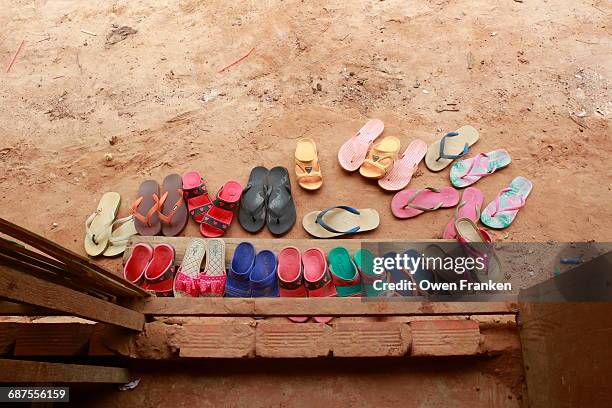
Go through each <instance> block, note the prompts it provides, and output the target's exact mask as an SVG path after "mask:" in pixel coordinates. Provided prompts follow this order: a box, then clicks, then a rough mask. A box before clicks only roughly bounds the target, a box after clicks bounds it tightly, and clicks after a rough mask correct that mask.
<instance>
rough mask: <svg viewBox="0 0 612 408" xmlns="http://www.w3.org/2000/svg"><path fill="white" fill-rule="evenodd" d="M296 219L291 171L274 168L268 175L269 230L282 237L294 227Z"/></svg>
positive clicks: (267, 219)
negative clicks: (290, 178) (290, 179)
mask: <svg viewBox="0 0 612 408" xmlns="http://www.w3.org/2000/svg"><path fill="white" fill-rule="evenodd" d="M295 219H296V214H295V203H294V202H293V196H292V195H291V182H290V181H289V171H288V170H287V169H286V168H285V167H280V166H279V167H274V168H273V169H271V170H270V172H269V173H268V214H267V216H266V222H267V224H268V229H269V230H270V232H271V233H272V234H274V235H282V234H284V233H286V232H287V231H289V230H290V229H291V227H293V224H295Z"/></svg>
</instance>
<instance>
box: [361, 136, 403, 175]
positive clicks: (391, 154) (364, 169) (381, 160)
mask: <svg viewBox="0 0 612 408" xmlns="http://www.w3.org/2000/svg"><path fill="white" fill-rule="evenodd" d="M401 147H402V146H401V142H400V140H399V139H398V138H397V137H395V136H387V137H385V138H383V139H382V140H381V141H380V142H378V143H375V144H374V145H373V146H372V149H370V151H369V152H368V156H367V157H366V159H365V160H364V162H363V164H362V165H361V167H360V168H359V174H361V175H362V176H363V177H366V178H371V179H380V178H383V177H384V176H385V174H387V172H388V171H389V170H390V169H391V167H393V163H395V160H397V156H398V154H399V151H400V148H401Z"/></svg>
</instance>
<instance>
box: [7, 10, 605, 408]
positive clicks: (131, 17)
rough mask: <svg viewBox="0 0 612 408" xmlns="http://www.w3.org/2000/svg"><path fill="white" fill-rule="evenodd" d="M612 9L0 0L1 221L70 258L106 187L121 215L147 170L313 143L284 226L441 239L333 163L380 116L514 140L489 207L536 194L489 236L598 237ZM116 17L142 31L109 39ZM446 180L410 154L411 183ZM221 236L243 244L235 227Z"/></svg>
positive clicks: (275, 153) (222, 170) (411, 126)
mask: <svg viewBox="0 0 612 408" xmlns="http://www.w3.org/2000/svg"><path fill="white" fill-rule="evenodd" d="M610 13H612V8H611V7H610V4H609V3H607V2H605V1H601V0H581V1H578V2H576V1H568V0H549V1H547V2H541V1H524V2H517V1H511V0H508V1H494V2H491V1H484V0H474V1H468V0H459V1H448V0H439V1H435V2H432V1H425V0H415V1H409V2H407V1H403V0H387V1H374V0H356V1H351V2H345V1H338V0H335V1H321V0H313V1H307V2H303V1H297V0H288V1H280V0H279V1H274V0H264V1H242V2H225V1H220V0H209V1H203V0H181V1H171V0H169V1H164V2H155V5H153V3H151V2H146V1H141V0H138V1H127V0H121V1H112V2H106V1H88V2H76V1H61V2H60V1H19V2H10V1H7V0H0V26H2V30H0V59H2V60H3V61H5V64H7V65H8V64H9V61H10V60H11V58H12V56H13V54H14V52H15V50H17V48H18V46H19V44H20V42H21V41H22V40H25V43H24V45H23V48H22V49H21V52H20V53H19V55H18V56H17V58H16V60H15V62H14V65H13V66H12V67H11V69H10V71H9V72H8V73H5V72H4V70H3V71H2V72H1V73H0V101H1V106H2V109H0V129H1V131H0V203H1V205H0V216H1V217H3V218H7V219H9V220H11V221H13V222H16V223H18V224H20V225H22V226H24V227H27V228H29V229H32V230H34V231H37V232H39V233H40V234H42V235H44V236H46V237H47V238H50V239H52V240H55V241H57V242H59V243H61V244H63V245H65V246H67V247H68V248H70V249H73V250H75V251H77V252H79V253H83V254H84V249H83V244H82V240H83V234H84V229H83V223H84V221H85V219H86V217H87V216H88V215H89V214H90V213H91V212H92V211H93V210H94V209H95V206H96V204H97V202H98V200H99V197H100V196H101V194H103V193H104V192H106V191H117V192H119V193H120V194H121V196H122V199H123V201H122V208H121V212H120V214H121V215H126V214H127V213H128V210H129V207H130V205H131V203H132V202H133V201H134V200H135V199H136V192H137V188H138V185H139V184H140V182H142V181H143V180H145V179H148V178H154V179H157V180H158V181H160V182H161V180H162V179H163V177H164V176H165V175H167V174H170V173H173V172H176V173H182V172H184V171H187V170H192V169H196V170H199V171H200V172H201V173H202V174H203V175H205V177H206V179H207V180H208V185H209V189H210V190H213V191H216V190H217V189H218V188H219V187H220V186H221V185H222V184H223V183H224V182H225V181H227V180H229V179H237V180H239V181H241V182H242V183H245V182H246V180H247V178H248V174H249V171H250V169H251V168H252V167H253V166H256V165H266V166H268V167H271V166H275V165H283V166H286V167H288V168H289V169H290V170H292V168H293V151H294V148H295V142H296V139H298V138H300V137H304V136H307V137H311V138H313V139H315V140H316V141H317V144H318V147H319V155H320V159H321V163H322V169H323V174H324V179H325V182H324V186H323V188H322V189H321V190H320V191H318V192H316V193H308V192H305V191H304V190H301V189H300V188H299V187H298V186H297V184H295V181H294V180H292V182H293V183H294V184H293V190H294V195H295V200H296V203H297V207H298V224H297V225H296V226H295V228H294V229H293V230H292V231H291V232H290V233H289V234H288V235H287V237H290V238H307V234H306V232H305V231H304V230H303V229H302V227H301V225H300V220H301V216H302V215H303V214H305V213H306V212H309V211H312V210H316V209H321V208H325V207H328V206H331V205H338V204H350V205H353V206H355V207H358V208H364V207H373V208H376V209H377V210H378V211H379V212H380V214H381V225H380V227H379V228H378V229H377V230H376V231H375V232H373V233H369V234H364V235H363V237H367V238H402V239H428V238H439V237H440V236H441V233H442V230H443V228H444V226H445V224H446V222H447V221H448V219H449V217H451V216H452V210H444V211H437V212H434V213H428V214H424V215H422V216H420V217H418V218H415V219H412V220H406V221H399V220H396V219H395V218H394V217H393V216H392V215H391V212H390V201H391V195H390V194H386V193H383V192H382V190H381V189H380V188H379V187H378V186H377V185H376V184H375V183H370V182H368V181H367V180H365V179H363V178H362V177H361V176H359V175H358V174H347V173H345V172H344V171H343V170H342V169H341V168H340V167H339V165H338V163H337V160H336V154H337V151H338V148H339V147H340V145H341V144H342V143H343V142H344V141H345V140H346V139H347V138H349V137H350V136H352V135H353V134H354V133H355V131H357V130H358V129H359V128H360V127H361V125H362V124H363V123H365V121H366V120H367V119H368V118H380V119H382V120H383V121H384V123H385V134H387V135H395V136H398V137H399V138H400V139H401V141H402V145H403V146H404V147H405V146H407V145H408V143H409V142H410V141H411V140H413V139H414V138H421V139H423V140H425V141H426V142H428V143H431V142H433V141H435V140H437V139H439V138H440V137H441V136H442V135H443V134H444V133H446V132H448V131H452V130H454V129H456V128H458V127H460V126H461V125H464V124H471V125H473V126H475V127H476V128H477V129H478V130H479V131H480V135H481V138H480V141H479V142H478V144H477V145H475V146H474V149H475V150H474V151H473V154H474V153H475V152H488V151H490V150H493V149H496V148H505V149H506V150H508V152H509V153H510V155H511V156H512V160H513V162H512V164H511V165H510V166H509V167H508V168H506V169H504V170H503V171H500V172H499V173H498V174H496V175H494V176H492V177H489V178H487V179H484V180H482V181H480V182H479V183H478V184H477V187H478V188H480V189H481V190H482V191H483V192H484V194H485V202H488V201H490V200H492V199H493V198H494V197H495V194H496V193H497V192H498V191H499V190H500V189H501V188H503V187H505V186H506V185H507V184H508V183H509V182H510V181H511V180H512V178H514V177H515V176H518V175H522V176H525V177H528V178H529V179H531V180H532V181H533V183H534V185H535V187H534V190H533V192H532V195H531V196H530V197H529V199H528V201H527V205H526V207H525V208H524V209H523V210H521V212H520V214H519V216H518V218H517V219H516V221H515V223H514V224H513V225H512V226H511V227H510V228H509V229H508V230H506V231H504V232H493V236H494V238H495V239H496V240H498V241H507V242H526V241H527V242H530V241H538V242H545V241H549V240H554V241H574V240H575V241H589V240H595V241H612V232H611V231H612V217H610V216H611V215H612V210H611V208H612V207H611V206H610V202H611V201H612V173H611V172H610V154H611V153H612V137H611V132H610V117H611V114H612V98H611V93H610V90H609V78H610V76H611V73H612V72H611V71H612V58H611V56H612V51H611V47H610V38H611V36H610V34H611V33H610V24H609V23H610V20H609V18H610ZM122 26H128V27H131V28H132V29H133V30H135V31H136V32H134V31H133V30H127V29H124V30H120V31H121V32H120V33H118V34H115V35H113V36H109V33H110V32H111V30H113V29H114V28H117V27H122ZM121 33H123V36H122V35H121ZM92 34H95V35H92ZM253 47H254V50H253V52H252V53H251V54H250V55H249V56H248V57H247V58H245V59H244V60H243V61H241V62H240V63H239V64H237V65H235V66H234V67H232V68H230V69H228V70H225V71H223V72H219V70H221V69H222V68H223V67H224V66H226V65H227V64H230V63H231V62H233V61H235V60H237V59H238V58H240V57H241V56H243V55H245V54H246V53H247V52H248V51H249V50H251V49H252V48H253ZM3 67H5V66H3ZM448 183H449V181H448V169H446V170H445V171H443V172H441V173H437V174H434V173H431V172H429V171H428V170H427V169H426V168H425V166H424V164H421V165H420V167H419V171H418V172H417V174H416V177H415V178H414V179H413V181H412V183H411V187H417V188H422V187H425V186H444V185H448ZM197 234H198V232H197V228H196V226H195V225H194V224H192V223H190V224H189V226H188V228H187V229H186V231H185V232H184V235H187V236H195V235H197ZM227 235H228V236H230V237H247V236H249V235H248V234H247V233H245V232H244V231H243V230H242V229H241V228H240V226H239V225H237V223H235V224H234V225H233V226H232V227H231V229H230V230H229V232H228V234H227ZM258 236H259V237H269V236H270V235H269V233H268V232H267V231H264V232H262V233H260V234H259V235H258ZM102 262H103V263H104V264H105V265H107V266H109V267H111V268H113V269H114V270H117V271H119V265H120V261H119V260H103V261H102ZM546 273H547V275H546V276H534V277H533V279H534V281H535V280H542V279H545V278H547V277H549V276H550V274H551V271H547V272H546ZM515 363H517V364H519V365H520V362H518V361H515ZM154 381H157V382H158V384H161V383H163V382H164V381H165V379H164V378H157V377H155V379H154ZM179 381H183V382H184V381H186V380H185V379H183V377H180V378H179ZM414 381H415V383H414V386H415V387H421V386H423V384H421V383H419V381H420V380H414ZM448 381H455V379H453V378H452V377H448ZM471 383H472V382H470V384H471ZM178 384H181V383H180V382H179V383H178ZM331 386H333V384H331ZM313 387H314V386H313ZM315 388H316V387H315ZM160 389H161V388H160ZM309 389H310V388H309ZM312 389H314V388H312ZM431 392H434V391H433V389H432V390H431ZM330 398H332V397H330ZM406 398H407V396H406ZM391 402H392V401H391ZM396 402H397V401H396ZM515 402H516V401H515ZM357 405H359V404H357ZM434 405H436V404H434ZM438 405H439V404H438Z"/></svg>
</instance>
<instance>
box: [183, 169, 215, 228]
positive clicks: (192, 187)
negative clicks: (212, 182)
mask: <svg viewBox="0 0 612 408" xmlns="http://www.w3.org/2000/svg"><path fill="white" fill-rule="evenodd" d="M183 191H184V192H185V195H184V198H185V200H186V201H187V207H188V208H189V215H191V218H193V220H194V221H195V222H197V223H198V224H199V223H201V222H202V218H204V214H206V213H207V212H208V210H210V208H211V207H212V202H211V200H210V197H209V195H208V190H207V189H206V184H205V183H204V178H203V177H202V176H201V175H200V173H198V172H197V171H188V172H187V173H185V174H183Z"/></svg>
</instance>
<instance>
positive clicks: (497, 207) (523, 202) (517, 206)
mask: <svg viewBox="0 0 612 408" xmlns="http://www.w3.org/2000/svg"><path fill="white" fill-rule="evenodd" d="M508 191H512V189H511V188H510V187H508V188H504V189H503V190H501V191H500V192H499V193H498V194H497V197H495V210H493V211H492V212H491V217H494V216H495V214H497V213H499V212H503V211H514V210H519V209H521V208H523V207H524V206H525V199H524V198H523V196H518V197H519V198H520V199H521V203H520V204H519V205H515V206H513V207H504V208H500V207H501V201H500V200H501V196H502V194H504V193H507V192H508Z"/></svg>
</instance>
